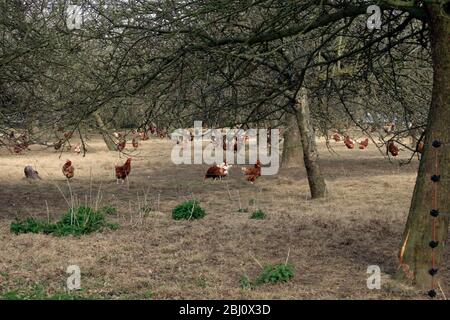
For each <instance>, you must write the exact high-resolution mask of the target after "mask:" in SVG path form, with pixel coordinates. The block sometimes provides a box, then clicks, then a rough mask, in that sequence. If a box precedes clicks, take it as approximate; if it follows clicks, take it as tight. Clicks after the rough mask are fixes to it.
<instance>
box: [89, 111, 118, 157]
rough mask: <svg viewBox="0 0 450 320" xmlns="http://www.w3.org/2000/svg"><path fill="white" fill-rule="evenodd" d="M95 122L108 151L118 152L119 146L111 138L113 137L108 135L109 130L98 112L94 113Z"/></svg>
mask: <svg viewBox="0 0 450 320" xmlns="http://www.w3.org/2000/svg"><path fill="white" fill-rule="evenodd" d="M94 117H95V122H96V123H97V126H98V127H99V128H100V130H101V133H102V136H103V140H104V141H105V143H106V146H107V147H108V150H110V151H116V150H117V145H116V144H115V142H114V140H113V139H112V138H111V136H110V135H109V134H108V129H107V128H106V126H105V123H104V122H103V119H102V117H101V116H100V114H99V113H98V112H95V113H94Z"/></svg>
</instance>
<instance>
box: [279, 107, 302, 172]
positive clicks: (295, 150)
mask: <svg viewBox="0 0 450 320" xmlns="http://www.w3.org/2000/svg"><path fill="white" fill-rule="evenodd" d="M285 119H286V129H285V130H284V133H283V153H282V155H281V167H282V168H293V167H301V163H302V149H301V143H302V142H301V140H300V131H299V130H298V124H297V117H296V116H295V114H292V113H286V116H285Z"/></svg>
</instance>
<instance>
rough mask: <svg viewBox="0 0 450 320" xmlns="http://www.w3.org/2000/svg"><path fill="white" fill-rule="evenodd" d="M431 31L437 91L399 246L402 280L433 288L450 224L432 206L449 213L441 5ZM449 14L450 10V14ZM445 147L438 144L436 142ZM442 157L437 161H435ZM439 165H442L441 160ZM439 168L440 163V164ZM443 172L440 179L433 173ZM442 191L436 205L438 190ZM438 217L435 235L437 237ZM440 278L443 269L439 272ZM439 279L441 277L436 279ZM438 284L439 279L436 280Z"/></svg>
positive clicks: (449, 33)
mask: <svg viewBox="0 0 450 320" xmlns="http://www.w3.org/2000/svg"><path fill="white" fill-rule="evenodd" d="M428 11H429V15H430V21H429V24H430V33H431V46H432V59H433V71H434V75H433V93H432V101H431V107H430V111H429V115H428V123H427V128H426V135H425V151H424V153H423V157H422V159H421V161H420V166H419V172H418V175H417V180H416V185H415V188H414V194H413V198H412V200H411V207H410V211H409V216H408V220H407V222H406V228H405V231H404V234H403V241H402V245H401V248H400V253H399V260H400V266H399V269H398V272H397V275H396V276H397V279H400V280H403V281H407V282H409V283H411V284H413V285H415V286H417V287H418V288H427V289H431V288H433V287H434V285H433V282H432V278H433V277H432V276H431V275H430V274H429V270H430V269H431V268H432V251H433V250H432V248H431V247H430V241H431V240H435V241H438V246H437V247H436V248H435V249H434V252H435V253H434V255H435V268H439V265H440V264H441V261H442V254H443V252H444V249H445V241H446V239H447V232H448V226H449V218H448V216H443V215H440V216H438V217H437V218H433V217H432V216H431V215H430V210H431V209H438V210H439V212H441V213H445V214H447V215H448V214H449V213H450V197H449V194H450V190H449V184H450V175H449V174H450V166H449V160H450V139H449V138H450V130H449V128H448V124H449V123H450V19H449V17H445V16H443V15H442V14H441V12H440V8H439V5H429V6H428ZM449 14H450V13H449ZM435 140H439V141H441V142H442V144H443V145H442V146H441V147H439V148H434V147H433V146H432V143H433V141H435ZM436 158H437V161H436ZM436 163H437V164H436ZM435 166H437V167H435ZM436 169H437V170H438V173H437V174H439V175H440V181H439V182H433V181H432V180H431V176H432V175H434V174H435V173H436ZM434 188H436V190H437V197H436V203H433V194H434V191H433V189H434ZM433 219H434V221H435V235H434V237H433V227H432V225H433ZM435 277H439V272H438V273H437V274H436V275H435ZM436 280H437V279H436ZM435 283H436V281H435Z"/></svg>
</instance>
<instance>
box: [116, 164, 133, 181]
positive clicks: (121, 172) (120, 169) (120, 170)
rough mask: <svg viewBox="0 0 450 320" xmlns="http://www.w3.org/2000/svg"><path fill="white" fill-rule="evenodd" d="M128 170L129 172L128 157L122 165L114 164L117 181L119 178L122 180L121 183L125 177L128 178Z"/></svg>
mask: <svg viewBox="0 0 450 320" xmlns="http://www.w3.org/2000/svg"><path fill="white" fill-rule="evenodd" d="M130 172H131V158H128V159H127V161H126V162H125V164H124V165H123V166H116V178H117V183H119V180H122V183H123V182H124V181H125V179H127V178H128V175H129V174H130Z"/></svg>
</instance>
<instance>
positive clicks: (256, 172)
mask: <svg viewBox="0 0 450 320" xmlns="http://www.w3.org/2000/svg"><path fill="white" fill-rule="evenodd" d="M242 172H243V173H244V174H245V175H246V176H247V181H249V182H251V183H252V184H253V182H255V181H256V179H257V178H258V177H260V176H261V162H260V161H259V160H256V163H255V166H254V167H249V168H242Z"/></svg>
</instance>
